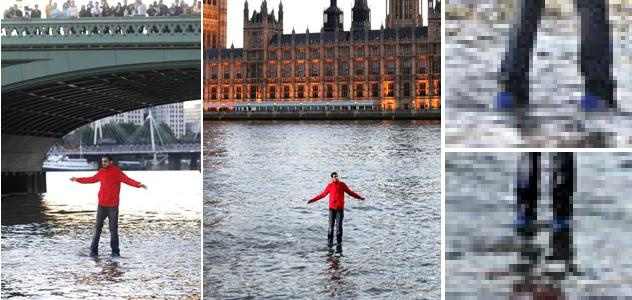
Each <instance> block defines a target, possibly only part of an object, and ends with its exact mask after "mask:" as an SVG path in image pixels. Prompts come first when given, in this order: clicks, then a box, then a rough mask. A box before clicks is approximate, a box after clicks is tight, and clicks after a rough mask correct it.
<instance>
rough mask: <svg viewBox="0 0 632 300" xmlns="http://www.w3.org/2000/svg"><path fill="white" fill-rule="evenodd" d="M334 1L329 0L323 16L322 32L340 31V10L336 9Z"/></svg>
mask: <svg viewBox="0 0 632 300" xmlns="http://www.w3.org/2000/svg"><path fill="white" fill-rule="evenodd" d="M336 2H337V1H336V0H331V2H330V5H329V8H327V9H326V10H325V12H324V14H323V18H324V20H323V23H324V25H323V29H324V31H336V30H342V10H340V8H338V5H337V3H336Z"/></svg>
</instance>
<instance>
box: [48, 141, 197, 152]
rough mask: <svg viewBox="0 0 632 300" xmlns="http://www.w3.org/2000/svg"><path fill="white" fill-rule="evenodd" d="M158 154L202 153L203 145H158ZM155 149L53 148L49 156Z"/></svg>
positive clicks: (145, 145) (144, 146) (148, 147)
mask: <svg viewBox="0 0 632 300" xmlns="http://www.w3.org/2000/svg"><path fill="white" fill-rule="evenodd" d="M155 149H156V152H158V153H170V152H200V149H201V145H200V144H199V143H186V144H165V145H156V147H155ZM152 151H153V148H152V146H151V145H148V144H131V145H129V144H128V145H97V146H94V145H92V146H83V147H82V148H81V151H79V149H73V150H66V149H63V148H61V147H52V148H51V149H50V150H49V151H48V154H49V155H50V154H62V155H64V154H65V155H67V154H79V153H82V154H86V155H90V154H104V153H108V154H118V153H152Z"/></svg>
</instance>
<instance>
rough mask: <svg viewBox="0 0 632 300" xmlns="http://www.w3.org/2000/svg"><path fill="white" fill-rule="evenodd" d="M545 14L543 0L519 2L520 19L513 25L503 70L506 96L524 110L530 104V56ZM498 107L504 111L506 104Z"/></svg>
mask: <svg viewBox="0 0 632 300" xmlns="http://www.w3.org/2000/svg"><path fill="white" fill-rule="evenodd" d="M543 10H544V0H522V1H520V19H519V21H518V22H517V23H516V24H515V25H514V33H513V36H512V37H511V40H510V41H509V48H508V49H507V51H506V53H505V57H504V59H503V61H502V64H501V67H500V72H501V74H500V83H501V85H502V89H503V92H508V93H510V94H511V95H512V97H513V100H512V102H513V104H511V105H515V106H518V107H524V106H526V105H527V104H528V101H529V69H530V65H531V53H532V52H533V46H534V43H535V38H536V34H537V32H538V24H539V23H540V19H541V17H542V11H543ZM499 100H500V99H499ZM497 105H498V106H499V108H502V107H500V106H502V105H503V103H497Z"/></svg>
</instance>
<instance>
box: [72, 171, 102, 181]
mask: <svg viewBox="0 0 632 300" xmlns="http://www.w3.org/2000/svg"><path fill="white" fill-rule="evenodd" d="M70 181H74V182H79V183H95V182H99V181H101V171H100V170H99V171H98V172H97V173H96V174H94V176H90V177H71V178H70Z"/></svg>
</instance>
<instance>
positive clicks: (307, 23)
mask: <svg viewBox="0 0 632 300" xmlns="http://www.w3.org/2000/svg"><path fill="white" fill-rule="evenodd" d="M227 1H228V24H227V27H228V28H227V31H228V32H227V39H226V46H227V47H230V45H231V43H234V44H235V48H241V47H242V46H243V14H244V1H245V0H227ZM261 2H263V0H248V8H249V10H250V11H249V14H248V17H251V16H252V12H253V10H255V9H256V10H257V11H260V8H261ZM267 2H268V12H271V11H272V9H274V13H275V15H276V16H278V15H277V13H278V11H279V0H267ZM354 2H355V1H354V0H338V7H339V8H340V9H341V10H342V11H343V12H344V15H343V16H344V22H343V23H344V29H345V30H349V28H350V27H351V8H352V7H353V3H354ZM367 2H368V4H369V8H370V9H371V28H372V29H380V26H381V25H382V24H383V23H384V21H385V20H386V0H368V1H367ZM421 2H422V3H421V4H422V11H423V14H422V16H423V18H424V25H426V24H427V23H426V20H425V19H426V10H427V9H426V7H427V1H426V0H422V1H421ZM329 3H330V0H283V33H288V34H289V33H291V32H292V28H294V29H295V30H296V33H305V31H306V29H307V28H308V27H309V31H310V32H312V33H314V32H319V31H320V29H321V28H322V27H323V11H324V10H325V9H326V8H327V7H329Z"/></svg>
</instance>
